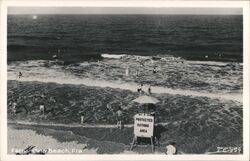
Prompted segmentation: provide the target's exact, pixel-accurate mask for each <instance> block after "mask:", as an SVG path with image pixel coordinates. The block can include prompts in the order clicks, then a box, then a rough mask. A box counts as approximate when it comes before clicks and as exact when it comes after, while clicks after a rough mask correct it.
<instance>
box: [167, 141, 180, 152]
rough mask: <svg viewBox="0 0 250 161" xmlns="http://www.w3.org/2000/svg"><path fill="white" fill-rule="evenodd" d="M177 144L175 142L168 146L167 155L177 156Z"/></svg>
mask: <svg viewBox="0 0 250 161" xmlns="http://www.w3.org/2000/svg"><path fill="white" fill-rule="evenodd" d="M175 145H176V143H175V142H170V144H169V145H168V146H166V149H167V151H166V154H167V155H175V154H177V149H176V147H175Z"/></svg>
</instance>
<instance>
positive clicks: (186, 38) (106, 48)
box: [8, 15, 243, 63]
mask: <svg viewBox="0 0 250 161" xmlns="http://www.w3.org/2000/svg"><path fill="white" fill-rule="evenodd" d="M242 22H243V18H242V16H241V15H238V16H236V15H223V16H222V15H218V16H216V15H213V16H209V15H195V16H194V15H37V18H36V19H34V18H32V15H8V61H16V60H48V59H51V57H52V55H53V54H57V55H58V56H59V58H60V59H61V60H64V61H67V62H69V63H71V62H73V63H74V62H81V61H84V60H89V59H95V60H96V59H101V57H100V54H102V53H109V54H127V55H147V56H152V55H174V56H180V57H182V58H184V59H187V60H202V61H228V62H242V57H243V54H242V53H243V52H242V50H243V44H242V42H243V38H242V35H243V25H242ZM206 55H207V57H206Z"/></svg>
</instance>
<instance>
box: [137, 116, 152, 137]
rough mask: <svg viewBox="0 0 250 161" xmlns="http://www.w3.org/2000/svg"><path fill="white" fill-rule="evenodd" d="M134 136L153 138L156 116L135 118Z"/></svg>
mask: <svg viewBox="0 0 250 161" xmlns="http://www.w3.org/2000/svg"><path fill="white" fill-rule="evenodd" d="M134 119H135V124H134V135H135V136H137V137H152V136H153V133H154V116H147V115H139V114H136V115H135V116H134Z"/></svg>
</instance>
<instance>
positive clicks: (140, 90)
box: [137, 83, 143, 93]
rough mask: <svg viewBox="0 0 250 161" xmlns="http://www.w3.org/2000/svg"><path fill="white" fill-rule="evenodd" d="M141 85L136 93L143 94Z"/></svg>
mask: <svg viewBox="0 0 250 161" xmlns="http://www.w3.org/2000/svg"><path fill="white" fill-rule="evenodd" d="M142 88H143V83H141V85H140V86H139V87H138V89H137V92H138V93H143V89H142Z"/></svg>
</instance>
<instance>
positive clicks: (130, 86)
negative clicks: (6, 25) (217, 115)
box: [8, 76, 243, 103]
mask: <svg viewBox="0 0 250 161" xmlns="http://www.w3.org/2000/svg"><path fill="white" fill-rule="evenodd" d="M9 80H10V81H20V82H42V83H57V84H69V85H85V86H90V87H101V88H107V87H109V88H113V89H122V90H129V91H131V92H137V88H138V84H136V83H132V82H131V83H125V82H124V83H123V82H118V81H116V82H115V81H113V82H108V81H105V80H92V79H89V78H85V79H84V80H83V79H79V78H78V79H77V78H76V79H67V78H64V79H54V78H46V79H45V78H44V79H39V81H38V80H37V79H35V78H24V77H23V78H21V79H16V78H13V77H10V76H9V77H8V81H9ZM145 86H147V87H148V86H149V85H147V84H146V85H145ZM151 89H152V93H156V94H173V95H183V96H193V97H208V98H211V99H221V100H232V101H237V102H240V103H242V102H243V94H240V93H234V94H225V93H217V94H215V93H204V92H198V91H191V90H182V89H170V88H166V87H159V86H151Z"/></svg>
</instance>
